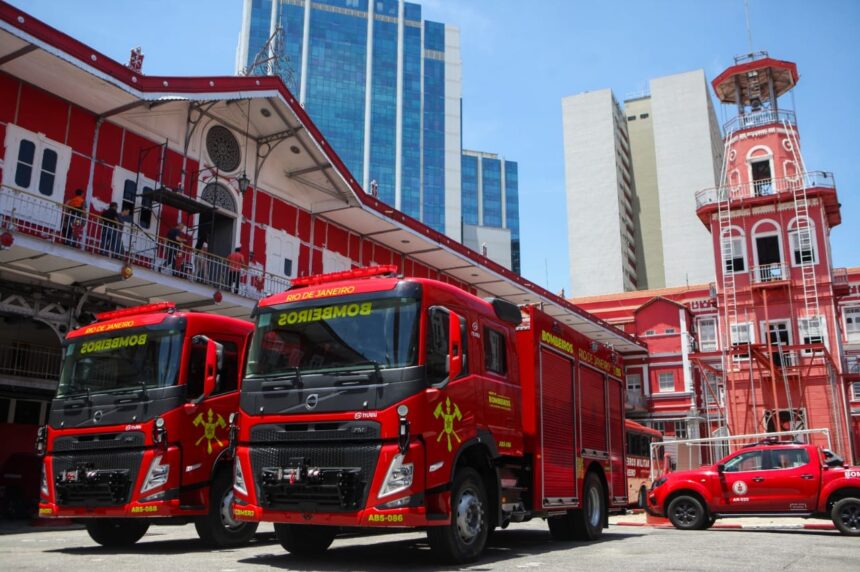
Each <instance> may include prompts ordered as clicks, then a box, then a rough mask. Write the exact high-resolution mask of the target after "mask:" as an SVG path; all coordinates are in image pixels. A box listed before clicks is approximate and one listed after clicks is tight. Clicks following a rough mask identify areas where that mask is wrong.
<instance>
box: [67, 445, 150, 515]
mask: <svg viewBox="0 0 860 572" xmlns="http://www.w3.org/2000/svg"><path fill="white" fill-rule="evenodd" d="M142 459H143V451H111V452H105V453H101V452H99V453H87V454H73V455H55V456H54V459H53V469H54V490H55V491H56V493H57V504H60V505H64V506H84V507H95V506H114V505H119V504H125V503H127V502H128V500H129V496H130V494H131V487H132V485H133V484H134V481H135V480H136V478H137V474H138V472H139V470H140V463H141V460H142Z"/></svg>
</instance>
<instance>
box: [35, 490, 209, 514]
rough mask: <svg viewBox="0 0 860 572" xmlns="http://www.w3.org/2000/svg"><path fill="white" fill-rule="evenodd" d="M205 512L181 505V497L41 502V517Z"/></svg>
mask: <svg viewBox="0 0 860 572" xmlns="http://www.w3.org/2000/svg"><path fill="white" fill-rule="evenodd" d="M167 492H170V491H167ZM176 496H178V495H176ZM205 513H206V511H205V510H188V509H187V508H183V507H181V506H180V503H179V498H172V499H165V500H159V501H154V502H130V503H126V504H120V505H112V506H110V505H109V506H90V507H87V506H64V505H58V504H56V503H53V502H45V501H42V502H40V503H39V517H40V518H137V517H147V518H166V517H175V516H193V515H199V514H205Z"/></svg>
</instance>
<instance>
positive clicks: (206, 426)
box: [193, 408, 227, 454]
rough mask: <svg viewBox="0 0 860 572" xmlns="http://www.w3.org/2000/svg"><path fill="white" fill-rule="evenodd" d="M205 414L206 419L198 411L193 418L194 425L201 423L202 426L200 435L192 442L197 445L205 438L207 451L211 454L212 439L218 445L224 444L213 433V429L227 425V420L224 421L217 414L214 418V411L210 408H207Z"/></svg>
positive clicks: (197, 425)
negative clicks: (207, 411)
mask: <svg viewBox="0 0 860 572" xmlns="http://www.w3.org/2000/svg"><path fill="white" fill-rule="evenodd" d="M207 415H208V419H204V418H203V413H200V414H199V415H197V417H196V418H195V419H194V422H193V423H194V426H195V427H199V426H201V425H202V426H203V435H201V436H200V438H199V439H197V442H196V443H194V444H195V445H199V444H200V443H202V442H203V439H206V448H207V453H210V454H211V453H212V441H215V442H216V443H218V446H219V447H223V446H224V443H222V442H221V440H220V439H219V438H218V435H216V434H215V430H216V429H218V428H219V427H220V428H222V429H223V428H225V427H227V422H226V421H224V418H223V417H221V415H218V418H217V419H216V418H215V412H214V411H212V409H211V408H210V409H209V413H208V414H207Z"/></svg>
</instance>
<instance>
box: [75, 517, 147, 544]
mask: <svg viewBox="0 0 860 572" xmlns="http://www.w3.org/2000/svg"><path fill="white" fill-rule="evenodd" d="M147 529H149V522H147V521H145V520H137V519H132V518H104V519H101V518H99V519H91V520H89V521H87V533H88V534H89V535H90V538H92V539H93V540H95V541H96V542H98V543H99V544H101V545H102V546H106V547H108V548H121V547H124V546H131V545H132V544H134V543H135V542H137V541H138V540H140V539H141V538H142V537H143V535H144V534H146V531H147Z"/></svg>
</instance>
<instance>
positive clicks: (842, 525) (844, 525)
mask: <svg viewBox="0 0 860 572" xmlns="http://www.w3.org/2000/svg"><path fill="white" fill-rule="evenodd" d="M830 518H831V519H833V524H834V525H836V528H837V529H839V532H841V533H842V534H847V535H849V536H860V498H856V497H847V498H844V499H840V500H838V501H836V504H834V505H833V508H832V509H831V511H830Z"/></svg>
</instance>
